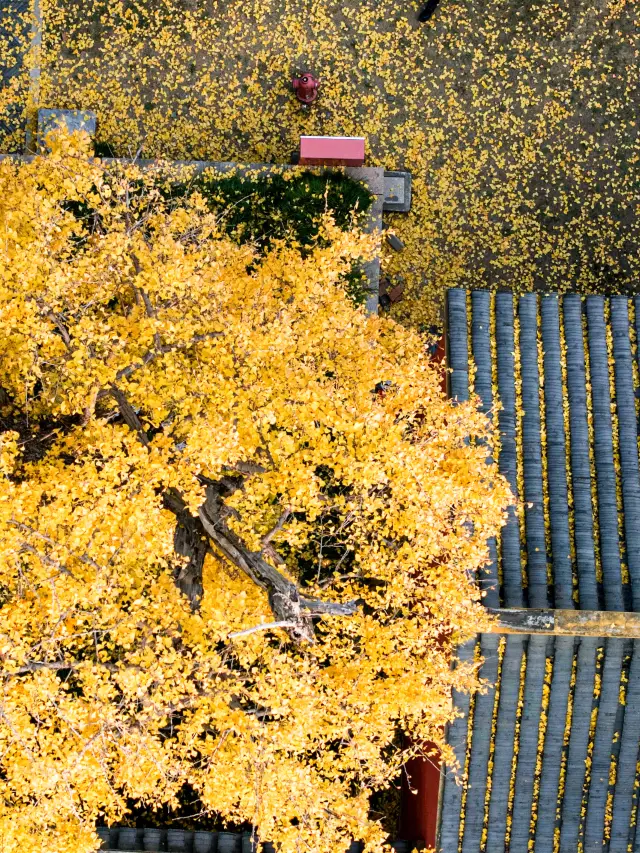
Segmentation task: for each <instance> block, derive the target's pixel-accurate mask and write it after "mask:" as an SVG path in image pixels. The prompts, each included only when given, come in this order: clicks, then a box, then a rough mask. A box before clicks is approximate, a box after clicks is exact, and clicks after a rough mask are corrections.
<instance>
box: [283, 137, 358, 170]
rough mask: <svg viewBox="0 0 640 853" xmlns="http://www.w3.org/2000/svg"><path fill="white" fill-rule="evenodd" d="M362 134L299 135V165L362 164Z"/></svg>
mask: <svg viewBox="0 0 640 853" xmlns="http://www.w3.org/2000/svg"><path fill="white" fill-rule="evenodd" d="M364 142H365V140H364V136H301V137H300V159H299V161H298V162H299V163H300V165H301V166H362V165H364Z"/></svg>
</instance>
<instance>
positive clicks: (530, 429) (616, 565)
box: [439, 290, 640, 853]
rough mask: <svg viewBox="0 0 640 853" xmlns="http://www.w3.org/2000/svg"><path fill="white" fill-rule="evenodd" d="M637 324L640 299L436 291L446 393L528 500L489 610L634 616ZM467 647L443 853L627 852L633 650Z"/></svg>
mask: <svg viewBox="0 0 640 853" xmlns="http://www.w3.org/2000/svg"><path fill="white" fill-rule="evenodd" d="M634 315H635V318H636V320H635V322H638V323H640V297H637V298H636V299H627V297H624V296H613V297H610V298H606V297H602V296H594V297H587V298H586V299H585V298H582V297H580V296H578V295H576V294H569V295H566V296H564V297H558V296H557V295H553V294H551V295H544V296H539V295H538V294H525V295H522V296H520V297H516V296H514V295H512V294H511V293H508V292H501V293H497V294H492V293H489V292H488V291H473V292H470V293H469V292H466V291H464V290H451V291H449V293H448V299H447V351H448V364H449V367H451V368H452V373H451V376H450V394H451V396H452V397H454V398H457V399H458V400H461V401H462V400H467V399H469V395H470V392H473V393H475V394H476V395H478V396H479V397H480V405H481V408H482V410H483V411H485V412H486V413H487V414H489V415H490V416H491V417H493V418H494V421H495V423H496V424H497V427H498V432H499V446H498V447H497V452H496V455H497V460H498V464H499V467H500V470H501V471H502V472H503V474H504V475H505V476H506V477H507V478H508V480H509V482H510V484H511V487H512V490H513V491H514V493H515V494H516V495H518V496H519V497H520V498H521V499H522V501H523V504H524V508H523V509H522V511H521V512H520V513H519V512H517V511H516V510H515V509H514V508H511V509H510V511H509V516H508V522H507V525H506V526H505V528H503V531H502V533H501V536H500V538H499V541H498V542H490V543H489V547H490V550H491V556H492V557H493V565H492V566H490V568H489V570H488V571H487V572H486V573H484V574H483V575H482V577H480V578H479V582H480V583H481V584H482V585H483V587H484V588H486V589H488V592H487V597H486V598H485V602H486V603H487V604H488V605H489V606H491V607H500V606H505V607H518V606H524V607H542V608H544V607H557V608H564V609H570V608H580V609H588V610H598V609H601V610H604V609H606V610H618V611H619V610H632V609H634V610H638V609H640V476H639V471H638V411H637V402H636V400H637V397H638V393H637V388H638V384H639V381H638V365H637V362H636V360H637V359H638V354H637V350H636V345H635V339H636V332H635V323H634ZM498 400H499V401H500V403H501V408H500V409H499V410H498V411H497V412H495V411H494V410H493V407H494V404H495V403H496V402H498ZM477 643H478V646H479V648H478V651H479V652H480V653H481V654H482V655H483V656H484V658H485V663H484V665H483V669H482V673H481V674H482V675H483V676H484V677H485V678H487V679H488V680H489V681H491V682H492V684H493V685H494V686H493V687H492V688H491V689H490V690H489V691H488V692H487V693H485V694H479V695H476V696H474V697H468V696H467V697H465V696H461V695H456V696H454V701H455V702H456V705H457V706H458V708H459V709H460V712H461V714H462V716H461V717H460V718H459V719H457V720H456V721H455V722H454V723H453V724H452V725H451V726H450V728H449V732H448V740H449V743H451V744H452V746H453V747H454V749H455V751H456V755H457V758H458V760H459V762H460V764H461V767H462V770H463V776H462V785H457V784H456V782H455V779H454V776H453V773H452V772H451V770H450V769H449V768H445V781H444V787H443V796H442V801H441V823H440V837H439V847H440V850H441V853H458V851H461V853H507V851H509V853H525V852H526V853H529V851H534V853H556V851H559V853H577V851H580V850H581V851H584V853H592V851H596V850H597V851H604V853H626V851H627V850H640V833H638V838H637V839H636V838H635V834H636V833H635V823H636V815H637V807H638V792H639V785H640V780H639V779H638V776H637V762H638V758H639V754H638V744H639V740H640V641H633V642H631V641H624V640H618V639H607V640H605V639H597V638H583V639H578V638H577V639H573V638H571V637H557V638H546V637H534V636H531V637H521V636H514V635H511V636H508V637H506V638H503V639H502V640H501V639H500V638H498V637H497V636H496V635H485V636H481V637H478V640H477ZM474 651H475V649H474V643H473V642H472V643H468V644H467V645H466V646H465V647H464V648H463V649H461V650H460V652H459V656H460V657H461V658H462V659H470V658H471V657H472V656H473V654H474Z"/></svg>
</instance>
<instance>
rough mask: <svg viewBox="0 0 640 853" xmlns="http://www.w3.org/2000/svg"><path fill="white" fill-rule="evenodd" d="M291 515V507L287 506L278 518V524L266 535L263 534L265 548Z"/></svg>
mask: <svg viewBox="0 0 640 853" xmlns="http://www.w3.org/2000/svg"><path fill="white" fill-rule="evenodd" d="M290 515H291V509H290V508H289V507H287V508H286V509H285V511H284V512H283V513H282V515H281V516H280V518H279V519H278V521H277V524H276V526H275V527H273V528H272V529H271V530H270V531H269V532H268V533H267V535H266V536H263V538H262V547H263V549H264V548H266V547H267V545H268V544H269V542H271V540H272V539H273V537H274V536H275V535H276V533H279V532H280V531H281V530H282V528H283V527H284V525H285V523H286V521H287V519H288V518H289V516H290Z"/></svg>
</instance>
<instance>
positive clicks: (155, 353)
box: [98, 332, 224, 399]
mask: <svg viewBox="0 0 640 853" xmlns="http://www.w3.org/2000/svg"><path fill="white" fill-rule="evenodd" d="M223 336H224V333H223V332H205V333H204V334H201V335H194V336H193V337H192V338H190V339H189V340H188V341H181V342H179V343H175V344H162V346H161V347H159V348H158V349H152V350H148V351H147V352H146V353H145V354H144V355H143V356H142V357H141V359H140V361H136V362H135V363H134V364H130V365H128V366H127V367H123V368H121V369H120V370H119V371H118V372H117V373H116V382H119V381H120V380H121V379H128V378H129V377H130V376H131V375H132V374H133V373H135V372H136V371H137V370H141V369H142V368H143V367H146V366H147V365H148V364H150V363H151V362H152V361H155V360H156V359H157V358H159V357H160V356H161V355H164V354H165V353H168V352H177V351H180V350H186V349H190V348H191V347H192V346H195V345H196V344H200V343H202V342H203V341H208V340H211V339H212V338H221V337H223ZM110 393H111V389H110V388H102V390H101V391H100V392H99V393H98V399H101V398H102V397H106V396H108V395H109V394H110Z"/></svg>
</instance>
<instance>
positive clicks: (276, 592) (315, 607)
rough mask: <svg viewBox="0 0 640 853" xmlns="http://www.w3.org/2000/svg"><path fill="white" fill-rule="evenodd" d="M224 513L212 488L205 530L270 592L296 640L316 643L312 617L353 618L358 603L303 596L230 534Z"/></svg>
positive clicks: (201, 513)
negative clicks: (342, 602) (289, 624)
mask: <svg viewBox="0 0 640 853" xmlns="http://www.w3.org/2000/svg"><path fill="white" fill-rule="evenodd" d="M223 509H224V505H223V503H222V498H221V495H220V491H219V490H218V489H217V488H216V487H215V486H209V487H208V488H207V499H206V501H205V504H204V506H202V507H200V509H199V511H198V515H199V517H200V520H201V522H202V525H203V527H204V529H205V530H206V532H207V534H208V535H209V536H210V538H211V539H212V540H213V542H214V543H215V545H216V546H217V547H218V549H219V550H220V551H222V553H223V554H224V555H225V557H227V559H229V560H230V561H231V562H232V563H233V564H234V565H235V566H237V567H238V568H239V569H242V571H243V572H245V574H246V575H247V576H248V577H250V578H251V580H252V581H253V582H254V583H255V584H257V585H258V586H259V587H261V588H262V589H264V590H266V592H267V593H268V596H269V603H270V605H271V610H272V611H273V614H274V616H275V617H276V620H277V621H278V622H292V623H293V624H294V625H295V627H293V628H289V629H288V633H289V634H290V636H291V637H292V638H293V639H294V640H296V641H297V642H313V640H314V630H313V621H312V618H311V617H312V615H316V616H317V615H322V614H327V615H334V616H351V615H353V614H354V613H355V612H356V610H357V608H358V602H347V603H344V604H341V603H339V602H332V601H321V600H319V599H315V598H306V597H305V596H304V595H302V594H301V593H300V590H299V589H298V587H297V586H296V585H295V584H294V583H293V582H292V581H290V580H289V579H288V578H286V577H285V576H284V575H283V574H282V573H281V572H279V571H278V570H277V569H276V568H274V567H273V566H271V565H270V564H269V563H267V561H266V560H264V559H263V557H262V555H261V554H260V553H255V552H253V551H249V549H248V548H246V547H245V545H244V544H243V543H242V541H241V540H240V539H239V537H238V536H236V535H235V533H233V531H231V530H229V528H228V527H227V525H226V524H225V522H224V518H223Z"/></svg>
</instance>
